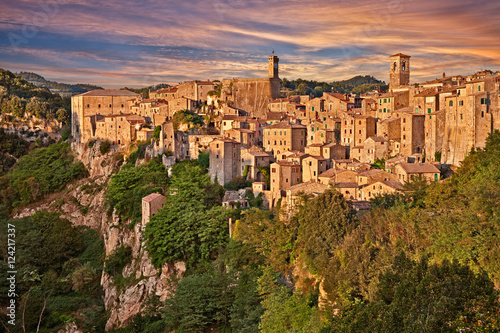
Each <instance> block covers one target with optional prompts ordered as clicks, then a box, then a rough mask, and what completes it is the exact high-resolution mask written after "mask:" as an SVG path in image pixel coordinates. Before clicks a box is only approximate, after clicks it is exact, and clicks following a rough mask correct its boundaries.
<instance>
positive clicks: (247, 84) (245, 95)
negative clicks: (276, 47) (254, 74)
mask: <svg viewBox="0 0 500 333" xmlns="http://www.w3.org/2000/svg"><path fill="white" fill-rule="evenodd" d="M278 63H279V58H278V57H277V56H275V55H272V56H270V57H269V59H268V78H261V79H230V80H223V81H222V100H223V102H225V103H228V104H229V105H231V106H234V107H236V108H239V109H242V110H245V111H247V112H249V113H250V114H251V115H252V116H254V117H261V118H264V117H265V115H266V112H267V110H268V104H269V101H271V100H275V99H277V98H280V78H279V65H278Z"/></svg>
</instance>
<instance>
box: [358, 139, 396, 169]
mask: <svg viewBox="0 0 500 333" xmlns="http://www.w3.org/2000/svg"><path fill="white" fill-rule="evenodd" d="M388 153H389V141H388V140H387V139H385V138H382V137H380V136H372V137H369V138H368V139H366V140H365V142H364V144H363V156H362V157H361V159H360V162H363V163H369V164H372V163H375V160H376V159H385V158H387V156H388Z"/></svg>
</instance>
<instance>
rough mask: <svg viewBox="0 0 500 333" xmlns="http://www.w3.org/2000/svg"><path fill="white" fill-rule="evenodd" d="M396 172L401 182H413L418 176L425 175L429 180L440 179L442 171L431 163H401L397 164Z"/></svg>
mask: <svg viewBox="0 0 500 333" xmlns="http://www.w3.org/2000/svg"><path fill="white" fill-rule="evenodd" d="M394 173H395V174H396V176H397V180H398V181H399V182H400V183H405V182H411V181H412V179H414V178H416V177H420V176H421V177H424V178H425V179H427V181H428V182H433V181H436V182H437V181H439V180H440V179H441V172H440V171H439V169H438V168H437V167H436V166H435V165H433V164H430V163H406V162H403V163H399V164H396V167H395V170H394Z"/></svg>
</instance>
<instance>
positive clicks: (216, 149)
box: [208, 138, 241, 185]
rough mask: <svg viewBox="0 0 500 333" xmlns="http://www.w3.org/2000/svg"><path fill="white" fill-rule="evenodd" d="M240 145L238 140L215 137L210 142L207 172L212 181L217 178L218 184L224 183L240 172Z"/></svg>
mask: <svg viewBox="0 0 500 333" xmlns="http://www.w3.org/2000/svg"><path fill="white" fill-rule="evenodd" d="M240 146H241V145H240V143H239V142H236V141H233V140H230V139H225V138H220V139H215V140H214V141H212V142H211V143H210V146H209V153H210V167H209V168H208V174H209V175H210V179H211V180H212V182H214V181H215V179H217V182H218V183H219V184H221V185H224V184H225V183H227V182H229V181H231V180H232V179H233V178H234V177H236V176H237V175H240V174H241V172H240V169H241V162H240V161H241V147H240Z"/></svg>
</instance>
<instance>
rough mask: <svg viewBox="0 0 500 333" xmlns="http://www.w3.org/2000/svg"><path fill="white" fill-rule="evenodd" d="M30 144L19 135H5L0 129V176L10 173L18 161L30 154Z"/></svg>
mask: <svg viewBox="0 0 500 333" xmlns="http://www.w3.org/2000/svg"><path fill="white" fill-rule="evenodd" d="M29 146H30V144H29V142H28V141H26V140H24V139H23V138H21V137H20V136H19V135H17V134H9V133H5V131H4V129H3V128H0V176H2V175H4V174H5V173H6V172H7V171H9V170H10V169H11V168H12V167H13V166H14V164H15V163H16V161H17V159H18V158H20V157H21V156H23V155H26V154H27V153H28V149H29Z"/></svg>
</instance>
